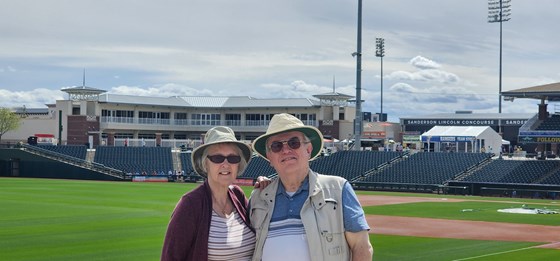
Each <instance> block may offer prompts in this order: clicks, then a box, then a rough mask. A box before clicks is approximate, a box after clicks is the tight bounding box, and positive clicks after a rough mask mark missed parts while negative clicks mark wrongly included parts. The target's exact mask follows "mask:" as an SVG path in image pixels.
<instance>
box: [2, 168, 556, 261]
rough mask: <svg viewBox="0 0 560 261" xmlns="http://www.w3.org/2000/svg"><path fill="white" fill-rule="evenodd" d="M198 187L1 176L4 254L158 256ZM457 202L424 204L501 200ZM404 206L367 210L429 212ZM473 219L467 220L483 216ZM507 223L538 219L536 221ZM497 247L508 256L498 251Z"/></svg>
mask: <svg viewBox="0 0 560 261" xmlns="http://www.w3.org/2000/svg"><path fill="white" fill-rule="evenodd" d="M196 186H197V184H187V183H132V182H101V181H78V180H54V179H28V178H0V213H1V214H0V260H14V261H15V260H158V259H159V255H160V251H161V245H162V242H163V237H164V234H165V230H166V228H167V222H168V221H169V216H170V214H171V211H172V210H173V208H174V207H175V204H176V203H177V201H178V199H179V198H180V197H181V195H183V194H184V193H185V192H187V191H190V190H192V189H193V188H194V187H196ZM244 189H245V191H246V192H247V193H249V192H250V191H251V188H250V187H245V188H244ZM359 193H362V192H359ZM477 199H480V198H477ZM492 200H495V199H492ZM468 203H473V202H468ZM418 204H420V205H418ZM454 204H455V203H453V204H447V203H439V202H438V203H433V204H430V205H424V206H423V207H429V208H430V211H429V212H434V213H439V214H441V215H442V216H441V218H452V219H464V218H460V215H461V213H459V214H456V215H458V216H459V217H457V216H455V214H453V215H450V214H446V213H448V212H450V211H451V212H453V211H454V210H457V209H464V208H473V209H474V208H477V209H478V208H479V209H481V210H483V209H493V208H495V207H497V205H496V204H502V203H488V205H486V204H483V203H476V205H469V204H467V205H465V204H464V203H462V204H457V205H456V206H455V207H453V205H454ZM473 204H474V203H473ZM404 205H408V206H407V207H404V208H401V209H398V208H396V205H394V206H379V207H366V211H367V212H368V213H372V214H384V213H383V212H385V214H386V213H391V215H400V216H426V215H425V214H426V212H427V211H423V212H422V211H418V210H417V209H418V208H420V207H421V206H422V203H416V204H404ZM506 205H509V204H506ZM389 207H390V208H389ZM391 208H393V209H391ZM455 212H456V211H455ZM484 212H485V211H477V212H476V213H479V214H484ZM474 213H475V212H472V213H469V214H474ZM490 213H493V212H492V211H490V210H489V211H488V215H487V217H484V216H485V215H481V216H482V217H481V218H482V219H484V220H485V219H490V216H491V215H490ZM463 214H464V213H463ZM431 215H435V214H431ZM522 216H534V215H522ZM539 216H542V215H539ZM555 216H556V215H555ZM473 217H474V215H473V216H472V217H471V218H468V219H470V220H480V219H473ZM557 218H560V217H558V216H557ZM501 221H503V219H502V220H501ZM508 222H516V223H531V224H533V223H535V221H534V220H530V219H527V220H519V219H514V220H508ZM546 222H547V223H543V224H555V225H558V223H557V222H556V223H555V221H550V220H549V221H546ZM538 224H540V223H538ZM370 238H371V240H372V243H373V244H374V246H375V251H376V254H375V258H374V260H454V259H463V258H470V257H476V256H481V257H480V258H476V259H468V260H505V258H506V257H507V260H555V259H560V251H558V250H550V249H536V248H529V247H531V246H534V245H537V244H535V243H519V242H500V241H478V240H458V239H434V238H418V237H401V236H387V235H371V236H370ZM510 251H515V252H510ZM502 252H503V253H502ZM495 253H502V254H499V255H492V254H495ZM502 258H504V259H502Z"/></svg>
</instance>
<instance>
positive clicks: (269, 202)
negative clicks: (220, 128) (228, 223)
mask: <svg viewBox="0 0 560 261" xmlns="http://www.w3.org/2000/svg"><path fill="white" fill-rule="evenodd" d="M322 148H323V135H322V134H321V132H320V131H319V130H318V129H317V128H315V127H312V126H306V125H304V124H303V123H302V122H301V121H300V120H299V119H298V118H296V117H294V116H292V115H290V114H286V113H282V114H277V115H274V117H272V120H271V121H270V125H269V127H268V130H267V131H266V133H265V134H264V135H262V136H259V137H258V138H257V139H256V140H255V141H254V142H253V149H254V151H255V152H257V153H258V154H259V155H260V156H262V157H264V158H265V159H267V160H268V161H270V165H272V167H274V169H275V170H276V172H277V173H278V177H279V179H276V180H275V181H273V182H272V183H271V184H270V185H269V186H268V187H266V188H265V189H263V190H254V191H253V194H252V195H251V199H250V219H251V225H252V226H253V228H255V231H256V236H257V243H256V246H255V253H254V256H253V260H263V261H269V260H290V261H297V260H320V261H324V260H337V261H340V260H368V261H369V260H371V259H372V256H373V247H372V246H371V243H370V242H369V236H368V230H369V226H368V224H367V222H366V219H365V216H364V212H363V209H362V207H361V205H360V203H359V202H358V199H357V197H356V194H355V193H354V190H353V189H352V186H351V185H350V184H349V183H348V181H347V180H345V179H344V178H341V177H337V176H328V175H321V174H318V173H316V172H314V171H312V170H311V169H310V167H309V161H311V160H313V159H314V158H315V157H317V156H318V155H319V154H320V152H321V149H322Z"/></svg>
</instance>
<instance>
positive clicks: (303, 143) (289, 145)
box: [266, 131, 313, 177]
mask: <svg viewBox="0 0 560 261" xmlns="http://www.w3.org/2000/svg"><path fill="white" fill-rule="evenodd" d="M297 141H299V147H298V148H294V147H297ZM280 144H282V146H281V147H280ZM312 150H313V146H312V145H311V143H310V142H309V141H307V140H306V139H305V136H304V135H303V133H301V132H299V131H290V132H284V133H280V134H277V135H274V136H271V137H270V138H268V139H267V141H266V158H267V159H268V160H269V161H270V165H271V166H272V167H273V168H274V169H275V170H276V171H277V172H278V175H280V177H282V176H283V175H290V174H291V173H303V172H304V173H305V174H307V171H308V169H309V159H310V155H311V152H312Z"/></svg>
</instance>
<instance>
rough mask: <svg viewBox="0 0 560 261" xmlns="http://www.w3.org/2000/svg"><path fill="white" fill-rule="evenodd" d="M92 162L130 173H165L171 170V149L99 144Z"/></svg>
mask: <svg viewBox="0 0 560 261" xmlns="http://www.w3.org/2000/svg"><path fill="white" fill-rule="evenodd" d="M94 162H96V163H99V164H103V165H105V166H108V167H111V168H115V169H119V170H122V171H124V172H126V173H132V174H136V173H139V174H147V175H152V174H153V173H154V172H156V173H158V174H159V173H161V172H163V173H165V174H167V172H168V171H169V170H173V158H172V154H171V149H170V148H167V147H111V146H99V147H97V149H96V152H95V158H94Z"/></svg>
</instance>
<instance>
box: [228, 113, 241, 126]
mask: <svg viewBox="0 0 560 261" xmlns="http://www.w3.org/2000/svg"><path fill="white" fill-rule="evenodd" d="M240 125H241V114H226V126H240Z"/></svg>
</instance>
